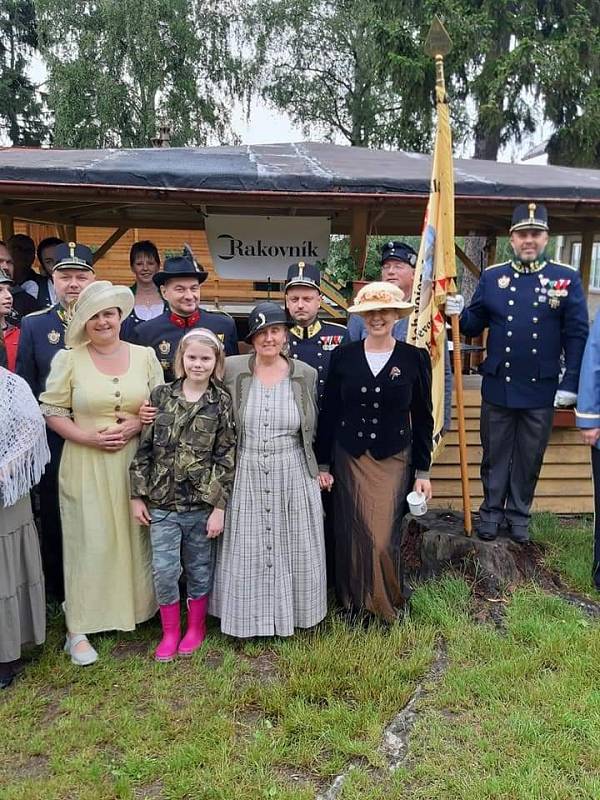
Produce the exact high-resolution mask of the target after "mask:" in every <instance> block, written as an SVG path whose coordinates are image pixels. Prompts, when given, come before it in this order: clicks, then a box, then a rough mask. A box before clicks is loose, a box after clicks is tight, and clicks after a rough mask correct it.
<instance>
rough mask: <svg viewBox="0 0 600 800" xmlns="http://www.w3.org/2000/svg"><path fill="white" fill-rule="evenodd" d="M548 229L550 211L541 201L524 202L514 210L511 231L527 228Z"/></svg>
mask: <svg viewBox="0 0 600 800" xmlns="http://www.w3.org/2000/svg"><path fill="white" fill-rule="evenodd" d="M528 228H529V229H532V228H533V229H534V230H537V231H547V230H548V211H547V210H546V206H542V205H540V204H539V203H522V204H521V205H520V206H517V207H516V208H515V210H514V211H513V215H512V221H511V224H510V233H512V232H513V231H523V230H527V229H528Z"/></svg>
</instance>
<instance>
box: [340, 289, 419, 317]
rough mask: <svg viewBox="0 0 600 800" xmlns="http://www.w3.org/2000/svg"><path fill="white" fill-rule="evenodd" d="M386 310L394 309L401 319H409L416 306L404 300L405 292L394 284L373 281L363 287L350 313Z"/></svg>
mask: <svg viewBox="0 0 600 800" xmlns="http://www.w3.org/2000/svg"><path fill="white" fill-rule="evenodd" d="M386 308H391V309H394V310H395V311H396V313H397V315H398V318H400V317H408V316H409V314H410V313H411V312H412V310H413V308H414V306H413V304H412V303H407V302H406V301H405V300H404V292H403V291H402V289H399V288H398V287H397V286H394V284H393V283H387V282H385V281H373V283H369V284H367V285H366V286H363V287H362V289H361V290H360V291H359V292H358V294H357V295H356V297H355V298H354V304H353V305H351V306H350V308H349V309H348V311H350V312H352V313H353V314H366V313H367V311H381V310H383V309H386Z"/></svg>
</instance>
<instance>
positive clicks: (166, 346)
mask: <svg viewBox="0 0 600 800" xmlns="http://www.w3.org/2000/svg"><path fill="white" fill-rule="evenodd" d="M158 351H159V353H160V354H161V355H163V356H168V355H169V353H170V352H171V342H167V340H166V339H163V340H162V342H161V343H160V344H159V345H158Z"/></svg>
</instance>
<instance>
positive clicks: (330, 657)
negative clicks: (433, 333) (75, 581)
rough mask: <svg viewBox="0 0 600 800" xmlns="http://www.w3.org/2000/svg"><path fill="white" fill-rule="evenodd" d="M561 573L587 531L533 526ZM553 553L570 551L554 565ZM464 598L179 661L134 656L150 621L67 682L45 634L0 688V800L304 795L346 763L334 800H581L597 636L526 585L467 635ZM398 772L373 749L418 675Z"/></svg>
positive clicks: (447, 593)
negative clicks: (442, 653) (436, 670)
mask: <svg viewBox="0 0 600 800" xmlns="http://www.w3.org/2000/svg"><path fill="white" fill-rule="evenodd" d="M536 538H537V539H538V540H542V539H543V540H544V541H545V542H547V543H548V547H549V558H550V560H551V563H552V566H553V568H555V569H560V570H561V571H562V573H563V575H564V576H565V580H566V581H567V582H568V583H570V584H571V585H573V586H574V587H578V588H580V589H583V590H585V591H588V590H589V588H590V580H589V567H590V564H589V562H590V532H589V521H588V522H585V523H584V524H581V525H579V526H572V527H571V528H570V529H569V531H568V533H567V532H565V531H564V526H563V528H561V527H560V525H559V524H558V523H555V522H554V520H553V519H552V518H549V517H539V518H537V519H536ZM571 550H572V551H573V552H571ZM473 605H474V600H473V599H472V597H471V594H470V591H469V588H468V586H467V585H466V584H465V583H464V581H463V580H461V579H460V578H457V577H452V576H448V577H445V578H443V579H441V580H439V581H436V582H431V583H428V584H427V585H424V586H421V587H420V588H419V589H418V590H417V591H416V592H415V595H414V599H413V604H412V612H411V615H410V618H408V619H407V620H405V621H403V622H401V623H399V624H397V625H395V626H393V627H392V628H390V629H387V628H385V627H380V626H378V625H373V626H371V627H369V628H368V629H367V630H364V629H363V628H353V627H348V626H346V625H345V624H343V623H342V622H340V621H339V620H338V619H337V618H335V617H333V616H332V617H330V618H328V620H327V621H326V623H324V624H323V625H322V626H320V627H319V629H318V630H316V631H314V632H307V633H303V634H299V635H297V636H295V637H294V638H292V639H290V640H278V641H269V640H261V641H259V642H253V643H246V644H236V643H234V642H232V640H230V639H227V638H226V637H223V636H222V635H221V634H220V633H219V632H218V630H217V629H216V628H215V627H212V628H211V632H210V635H209V638H208V640H207V643H206V645H205V647H204V648H203V649H202V651H201V652H200V653H198V654H197V655H196V656H195V657H194V658H192V659H190V660H179V661H177V662H174V663H172V664H156V663H154V662H153V661H152V660H151V658H150V653H151V650H152V647H153V646H154V644H155V642H156V639H157V634H158V627H157V625H156V623H151V624H148V625H145V626H142V627H141V628H140V629H139V630H138V631H136V632H135V633H133V634H126V635H125V634H123V635H119V636H117V635H114V636H103V637H96V638H95V642H96V643H97V644H98V646H99V652H100V656H101V658H100V661H99V662H98V664H96V665H94V666H93V667H90V668H86V669H78V668H77V667H75V666H73V665H71V664H70V662H69V660H68V659H67V657H66V656H65V655H64V654H63V653H62V652H61V651H60V645H61V642H62V624H61V621H60V619H55V620H53V621H52V624H51V627H50V631H49V638H48V643H47V646H46V647H45V648H44V650H43V651H40V653H39V654H38V655H37V658H38V660H37V661H36V663H35V664H34V665H32V667H31V668H30V669H29V670H28V672H27V674H26V675H25V676H24V677H23V678H22V679H20V680H18V681H16V682H15V684H14V686H13V687H12V688H11V689H10V690H8V691H6V692H3V693H2V694H1V695H0V726H1V730H2V734H0V798H1V800H41V799H43V800H79V799H80V798H81V799H82V800H83V799H84V798H85V800H87V799H88V798H89V800H92V799H93V800H105V799H106V800H108V799H109V798H111V799H112V798H131V799H132V800H137V799H138V798H139V800H142V798H147V799H148V800H156V798H168V799H169V800H173V799H174V798H189V800H250V799H251V800H260V799H261V798H275V800H312V798H314V797H315V795H316V793H317V791H318V790H319V789H321V790H322V789H324V788H325V787H326V786H327V785H328V784H329V782H330V780H331V778H332V776H334V775H335V774H337V773H338V772H340V771H342V770H344V769H345V768H346V767H347V766H348V765H349V764H351V763H352V764H354V765H355V768H354V769H353V770H352V771H351V772H350V773H349V776H348V779H347V781H346V783H345V784H344V787H343V789H342V792H341V794H340V800H359V798H360V800H383V798H385V799H386V800H400V798H411V800H422V799H424V798H427V799H428V800H434V799H437V798H440V799H441V798H444V800H446V798H452V799H454V798H456V799H457V800H460V799H462V798H465V800H466V798H469V800H480V799H481V800H486V799H487V798H490V800H491V799H492V798H493V799H494V800H512V799H513V798H519V799H521V798H522V800H555V799H556V800H559V799H560V800H566V799H567V798H573V799H574V800H575V798H577V800H585V799H586V798H590V800H591V799H592V798H593V799H594V800H597V799H598V798H600V779H599V778H598V777H596V773H600V763H599V762H600V756H599V755H598V754H599V753H600V636H599V635H598V634H599V630H598V623H597V622H594V621H591V620H589V619H588V618H586V617H584V616H582V614H581V612H580V611H579V610H577V609H576V608H574V607H573V606H570V605H568V604H567V603H565V602H563V601H562V600H560V599H557V598H555V597H549V596H548V595H546V594H544V593H543V592H541V590H539V589H538V588H537V587H535V586H533V585H532V586H529V587H525V588H522V589H520V590H519V591H517V592H516V593H515V594H514V595H512V597H511V598H510V601H509V602H508V603H507V604H506V606H505V611H506V616H505V625H504V626H503V627H501V628H496V627H494V626H492V625H487V624H478V623H477V622H476V621H475V620H474V617H473V613H472V612H473V610H474V609H473ZM439 640H443V641H444V642H445V645H446V648H447V659H448V667H447V670H446V672H445V673H444V674H443V676H442V677H441V679H440V680H439V681H438V682H436V683H434V684H432V685H430V686H429V687H427V691H426V693H425V695H424V696H423V698H422V700H421V701H420V704H419V710H420V714H419V716H418V718H417V721H416V723H415V727H414V729H413V731H412V734H411V739H410V752H409V756H408V758H407V760H406V761H405V762H404V763H403V765H402V766H401V767H400V768H399V769H398V770H397V771H396V772H394V773H392V774H390V773H389V772H388V771H387V770H386V769H385V762H384V760H383V757H382V755H381V753H380V751H379V742H380V739H381V733H382V730H383V728H384V727H385V725H386V724H387V722H388V721H389V720H390V719H391V718H392V717H393V716H394V715H395V713H397V711H398V710H399V709H400V708H401V707H402V706H403V705H404V704H405V702H406V700H407V699H408V698H409V696H410V695H411V693H412V692H413V690H414V688H415V686H416V685H417V683H418V682H419V680H420V679H421V678H422V676H423V675H424V674H425V673H426V672H427V669H428V667H429V664H430V662H431V659H432V657H433V653H434V650H435V645H436V641H439Z"/></svg>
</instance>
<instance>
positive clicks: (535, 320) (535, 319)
mask: <svg viewBox="0 0 600 800" xmlns="http://www.w3.org/2000/svg"><path fill="white" fill-rule="evenodd" d="M533 321H534V322H535V323H536V325H537V322H538V318H537V317H534V318H533Z"/></svg>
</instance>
